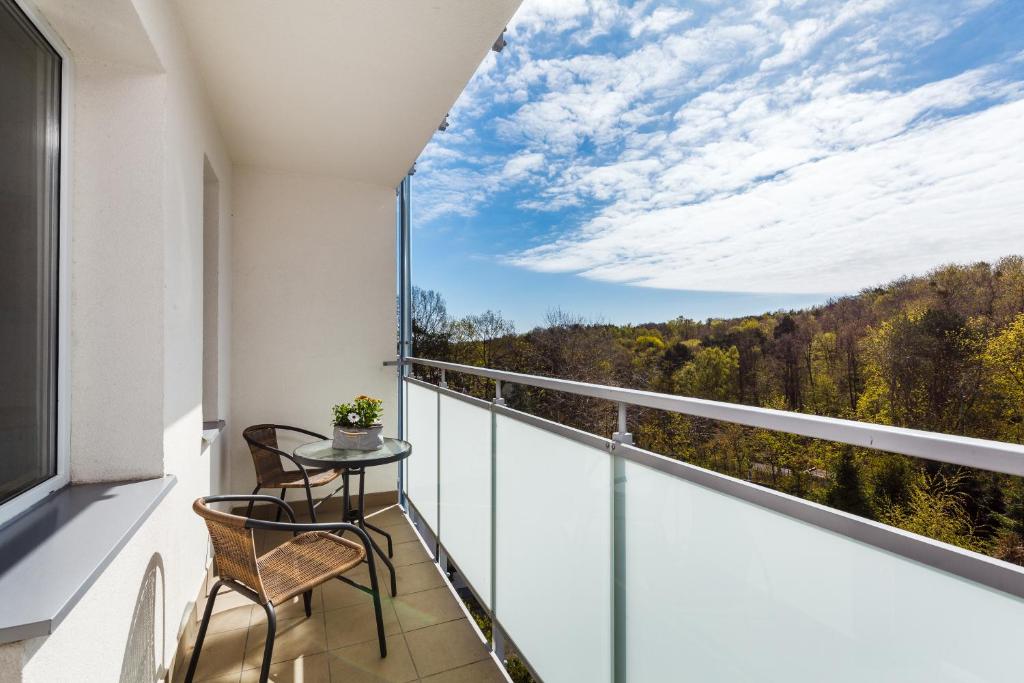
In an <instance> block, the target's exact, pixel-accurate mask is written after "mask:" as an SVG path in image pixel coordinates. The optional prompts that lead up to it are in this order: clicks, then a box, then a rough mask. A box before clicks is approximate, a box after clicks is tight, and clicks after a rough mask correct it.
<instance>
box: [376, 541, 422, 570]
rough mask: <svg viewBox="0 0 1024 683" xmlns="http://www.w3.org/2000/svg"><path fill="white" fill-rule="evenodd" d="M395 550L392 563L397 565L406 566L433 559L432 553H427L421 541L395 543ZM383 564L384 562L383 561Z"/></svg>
mask: <svg viewBox="0 0 1024 683" xmlns="http://www.w3.org/2000/svg"><path fill="white" fill-rule="evenodd" d="M394 550H395V555H394V557H392V558H391V564H393V565H395V566H396V567H404V566H406V565H410V564H418V563H420V562H432V561H433V560H432V559H431V557H430V555H428V554H427V549H426V548H424V547H423V544H422V543H420V542H419V541H409V542H408V543H399V544H397V545H395V548H394ZM381 564H383V562H382V563H381Z"/></svg>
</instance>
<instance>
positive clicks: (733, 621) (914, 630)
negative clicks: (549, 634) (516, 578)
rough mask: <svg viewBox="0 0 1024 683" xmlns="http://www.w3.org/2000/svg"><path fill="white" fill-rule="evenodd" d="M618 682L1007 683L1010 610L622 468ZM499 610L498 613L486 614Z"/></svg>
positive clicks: (1015, 631)
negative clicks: (622, 637)
mask: <svg viewBox="0 0 1024 683" xmlns="http://www.w3.org/2000/svg"><path fill="white" fill-rule="evenodd" d="M625 467H626V484H625V520H626V521H625V524H626V533H625V537H626V540H625V546H626V576H625V585H626V619H625V623H626V666H627V670H628V674H629V675H628V680H630V681H661V680H678V678H677V677H678V676H680V673H681V672H684V673H685V678H686V680H693V681H711V680H715V681H815V682H818V681H824V680H828V681H850V682H851V683H853V682H854V681H856V682H858V683H861V682H863V681H893V682H896V681H899V682H901V683H904V682H910V681H921V682H925V681H927V682H929V683H934V682H937V681H1007V680H1013V679H1014V678H1015V677H1016V676H1019V668H1017V667H1019V663H1014V661H1013V660H1014V657H1013V656H1011V655H1009V653H1011V652H1019V648H1020V644H1021V643H1022V642H1024V602H1022V601H1020V600H1018V599H1015V598H1011V597H1009V596H1007V595H1005V594H1003V593H999V592H996V591H992V590H989V589H987V588H984V587H981V586H979V585H977V584H974V583H971V582H968V581H965V580H963V579H959V578H956V577H953V576H951V575H948V574H945V573H943V572H939V571H936V570H933V569H931V568H928V567H925V566H923V565H920V564H917V563H915V562H912V561H909V560H906V559H903V558H901V557H898V556H895V555H892V554H889V553H887V552H884V551H881V550H878V549H875V548H872V547H870V546H867V545H864V544H861V543H858V542H855V541H851V540H849V539H847V538H845V537H842V536H839V535H838V534H834V533H832V532H829V531H825V530H822V529H819V528H817V527H814V526H811V525H809V524H805V523H803V522H799V521H796V520H793V519H791V518H788V517H785V516H783V515H780V514H776V513H773V512H769V511H767V510H765V509H764V508H761V507H758V506H756V505H752V504H750V503H746V502H743V501H740V500H737V499H735V498H731V497H729V496H725V495H722V494H719V493H716V492H714V491H711V490H709V489H706V488H703V487H700V486H697V485H695V484H691V483H689V482H686V481H682V480H679V479H676V478H674V477H670V476H668V475H665V474H662V473H660V472H657V471H655V470H651V469H648V468H646V467H644V466H642V465H638V464H635V463H632V462H627V463H626V465H625ZM499 604H500V603H499Z"/></svg>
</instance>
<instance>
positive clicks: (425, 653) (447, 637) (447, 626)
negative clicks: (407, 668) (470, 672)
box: [405, 619, 490, 676]
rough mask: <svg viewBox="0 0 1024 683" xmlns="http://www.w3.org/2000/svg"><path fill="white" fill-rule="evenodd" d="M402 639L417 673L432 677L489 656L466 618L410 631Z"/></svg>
mask: <svg viewBox="0 0 1024 683" xmlns="http://www.w3.org/2000/svg"><path fill="white" fill-rule="evenodd" d="M405 641H406V643H408V645H409V652H410V654H412V660H413V662H415V664H416V670H417V671H418V672H419V674H420V676H432V675H434V674H437V673H441V672H442V671H447V670H449V669H455V668H458V667H460V666H464V665H466V664H472V663H473V662H479V661H481V660H482V659H486V658H487V657H489V656H490V655H489V654H488V652H487V649H486V647H485V646H484V644H483V642H482V641H481V640H480V638H479V637H478V636H477V635H476V631H474V630H473V628H472V627H471V626H470V625H469V622H468V621H467V620H465V619H460V620H459V621H449V622H446V623H444V624H438V625H436V626H428V627H426V628H421V629H417V630H415V631H409V632H408V633H406V634H405Z"/></svg>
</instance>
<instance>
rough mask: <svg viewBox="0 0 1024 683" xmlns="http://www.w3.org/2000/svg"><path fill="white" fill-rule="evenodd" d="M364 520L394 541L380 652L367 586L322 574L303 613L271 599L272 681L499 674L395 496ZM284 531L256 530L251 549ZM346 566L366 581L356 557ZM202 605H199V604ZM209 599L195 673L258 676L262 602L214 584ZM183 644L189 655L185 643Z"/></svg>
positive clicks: (476, 682) (234, 678) (481, 679)
mask: <svg viewBox="0 0 1024 683" xmlns="http://www.w3.org/2000/svg"><path fill="white" fill-rule="evenodd" d="M367 518H368V519H370V515H369V514H368V516H367ZM321 521H323V520H321ZM371 521H372V522H373V523H374V524H375V525H376V526H379V527H381V528H383V529H386V530H387V531H388V532H389V533H391V534H392V538H393V539H394V542H395V556H394V558H393V560H392V561H393V562H394V564H395V567H396V574H397V577H398V596H397V597H395V598H391V597H390V596H387V597H386V598H384V600H383V611H384V628H385V633H386V634H387V639H388V656H387V657H386V658H385V659H381V658H380V653H379V652H378V650H377V633H376V626H375V622H374V618H373V606H372V601H371V598H370V596H369V595H367V594H365V593H363V592H362V591H359V590H357V589H355V588H353V587H351V586H348V585H345V584H343V583H342V582H340V581H330V582H328V583H327V584H324V585H323V586H321V587H320V588H317V589H316V590H314V592H313V616H312V617H310V618H308V619H307V618H306V617H305V614H304V612H303V609H302V599H301V598H297V599H295V600H293V601H292V602H291V603H290V604H287V605H283V606H280V607H278V608H277V622H278V626H277V639H276V642H275V644H274V657H273V665H272V667H271V676H270V679H271V680H272V681H276V682H278V683H326V682H327V681H333V682H334V683H362V682H364V681H375V682H376V681H388V682H394V683H400V682H405V681H424V683H426V682H429V683H470V682H472V683H490V682H491V681H494V682H498V681H504V680H505V677H504V676H503V674H502V673H501V672H500V671H499V669H498V666H497V665H496V664H495V663H494V660H492V659H491V658H490V656H489V654H488V651H487V649H486V647H485V645H484V643H483V642H481V640H480V638H479V636H478V635H477V632H476V630H475V629H474V628H473V626H472V625H471V624H470V623H469V621H468V620H467V619H466V616H465V614H464V613H463V611H462V609H461V605H460V604H459V602H458V599H457V598H456V597H455V596H454V595H453V594H452V593H451V591H450V590H449V589H448V587H447V585H446V584H445V582H444V579H443V577H442V575H441V573H440V571H439V570H438V568H437V565H435V564H434V563H433V562H432V561H431V559H430V557H429V555H428V554H427V552H426V550H424V548H423V545H422V544H421V543H420V541H419V539H418V537H417V536H416V533H415V532H414V531H413V528H412V526H411V525H410V524H409V522H408V521H407V518H406V517H405V516H404V515H403V514H402V513H401V510H400V509H399V508H397V507H395V506H392V507H387V508H383V509H380V510H377V511H375V512H374V513H372V520H371ZM371 533H372V532H371ZM259 534H265V535H264V536H263V537H260V535H259ZM275 537H276V538H275ZM287 537H288V536H287V535H286V534H277V533H267V532H257V541H258V544H259V545H260V546H261V547H260V548H259V552H265V551H266V549H267V548H269V547H271V546H272V545H273V544H275V543H279V542H281V541H282V540H284V539H285V538H287ZM378 540H380V539H378ZM348 576H350V577H351V578H352V579H354V580H355V581H357V582H359V583H362V584H364V585H369V575H368V572H367V569H366V566H365V565H363V566H362V567H360V568H358V569H355V570H352V571H351V572H349V573H348ZM378 577H379V579H380V581H381V586H382V588H383V587H385V586H386V585H387V578H386V577H387V568H386V567H384V566H383V564H382V563H378ZM385 592H386V588H385ZM203 607H204V605H200V606H199V613H200V614H201V613H202V608H203ZM214 609H215V612H214V615H213V618H212V619H211V621H210V628H209V631H208V633H207V635H206V642H205V644H204V645H203V651H202V655H201V656H200V660H199V669H198V671H197V676H196V681H197V682H198V681H208V682H210V683H249V682H250V681H258V680H259V667H260V663H261V661H262V657H263V643H264V639H265V637H266V616H265V615H264V612H263V608H261V607H259V606H258V605H253V603H251V602H249V601H248V600H246V599H245V598H242V597H241V596H239V595H238V594H236V593H234V592H233V591H230V590H224V591H222V592H221V593H220V595H219V596H218V597H217V602H216V603H215V606H214ZM188 654H189V656H191V648H189V652H188ZM187 667H188V659H187V658H186V660H185V663H184V665H182V666H180V667H179V668H178V669H177V670H176V671H175V677H174V680H175V681H181V680H184V675H185V669H186V668H187Z"/></svg>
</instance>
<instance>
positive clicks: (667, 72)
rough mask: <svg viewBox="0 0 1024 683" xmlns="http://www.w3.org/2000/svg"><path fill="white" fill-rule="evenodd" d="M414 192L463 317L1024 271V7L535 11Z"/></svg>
mask: <svg viewBox="0 0 1024 683" xmlns="http://www.w3.org/2000/svg"><path fill="white" fill-rule="evenodd" d="M507 40H508V43H509V45H508V46H507V47H506V48H505V50H504V51H503V52H502V53H500V54H494V53H491V54H489V55H488V57H487V58H486V59H485V61H484V62H483V64H481V66H480V68H479V69H478V71H477V73H476V74H475V76H474V77H473V79H472V80H471V82H470V84H469V86H468V87H467V88H466V90H465V92H464V93H463V95H462V97H461V98H460V99H459V102H458V103H457V104H456V106H455V108H454V109H453V110H452V112H451V115H450V117H449V121H450V124H451V126H450V127H449V129H448V130H447V131H446V132H443V133H442V132H439V133H437V134H435V135H434V138H433V140H432V142H431V143H430V144H429V145H428V147H427V149H426V150H424V153H423V154H422V155H421V157H420V160H419V161H418V163H417V173H416V175H415V176H414V178H413V194H412V202H413V213H412V217H413V282H414V284H416V285H417V286H420V287H424V288H428V289H436V290H438V291H440V292H441V293H442V294H443V295H444V296H445V297H446V299H447V301H448V305H449V311H450V312H452V313H454V314H455V315H464V314H466V313H476V312H481V311H483V310H485V309H488V308H490V309H495V310H501V311H502V312H503V313H504V314H505V315H506V316H507V317H509V318H511V319H512V320H514V321H515V322H516V325H517V328H518V329H520V330H523V329H528V328H529V327H532V326H533V325H536V324H539V323H540V322H542V320H543V318H544V315H545V313H546V311H547V310H548V309H550V308H554V307H560V308H562V309H564V310H566V311H570V312H573V313H578V314H582V315H585V316H587V317H589V318H592V319H595V320H603V321H606V322H616V323H625V322H634V323H641V322H648V321H663V320H668V319H671V318H674V317H676V316H679V315H685V316H688V317H692V318H698V319H701V318H706V317H714V316H737V315H746V314H753V313H758V312H762V311H766V310H775V309H778V308H788V307H802V306H806V305H809V304H813V303H817V302H821V301H824V300H825V299H826V298H828V296H830V295H834V294H842V293H850V292H856V291H858V290H860V289H862V288H864V287H870V286H874V285H877V284H881V283H884V282H887V281H889V280H892V279H894V278H896V277H899V276H901V275H905V274H920V273H924V272H926V271H927V270H929V269H930V268H932V267H935V266H937V265H940V264H942V263H948V262H969V261H975V260H992V259H995V258H998V257H999V256H1002V255H1006V254H1009V253H1021V252H1022V251H1024V2H1021V0H957V1H954V0H949V1H943V0H926V1H913V2H911V1H902V2H901V1H898V0H851V1H847V2H838V1H835V2H833V1H829V0H805V1H799V0H793V1H785V0H750V1H748V2H743V1H739V2H736V1H724V0H723V1H704V2H701V1H694V0H691V1H689V2H679V3H675V2H635V3H630V2H616V1H614V0H536V1H534V0H525V2H524V3H523V5H522V7H521V8H520V10H519V11H518V12H517V14H516V16H515V18H514V19H513V21H512V22H511V23H510V25H509V31H508V35H507Z"/></svg>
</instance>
